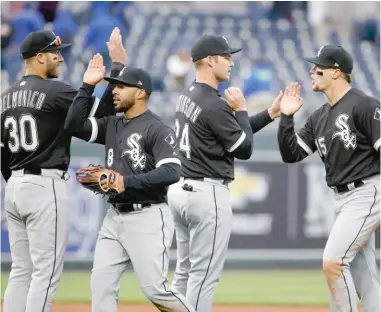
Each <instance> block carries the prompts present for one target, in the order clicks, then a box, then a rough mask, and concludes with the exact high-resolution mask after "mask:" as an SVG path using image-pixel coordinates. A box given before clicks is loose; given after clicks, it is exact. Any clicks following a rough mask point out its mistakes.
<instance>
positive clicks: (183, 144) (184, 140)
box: [175, 119, 191, 159]
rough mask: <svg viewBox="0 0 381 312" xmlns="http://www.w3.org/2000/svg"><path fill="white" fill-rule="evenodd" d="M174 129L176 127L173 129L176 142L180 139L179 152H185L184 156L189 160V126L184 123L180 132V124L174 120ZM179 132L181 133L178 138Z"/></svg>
mask: <svg viewBox="0 0 381 312" xmlns="http://www.w3.org/2000/svg"><path fill="white" fill-rule="evenodd" d="M175 127H176V129H175V131H176V139H177V140H178V139H179V138H180V143H179V150H180V151H183V152H185V156H186V157H187V158H188V159H191V146H190V144H189V125H188V124H187V123H185V124H184V128H183V131H180V123H179V121H178V120H177V119H176V124H175ZM180 132H181V137H180Z"/></svg>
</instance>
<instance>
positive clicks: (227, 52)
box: [221, 48, 242, 54]
mask: <svg viewBox="0 0 381 312" xmlns="http://www.w3.org/2000/svg"><path fill="white" fill-rule="evenodd" d="M241 50H242V48H236V49H234V48H230V49H228V50H226V51H224V52H223V53H221V54H234V53H237V52H239V51H241Z"/></svg>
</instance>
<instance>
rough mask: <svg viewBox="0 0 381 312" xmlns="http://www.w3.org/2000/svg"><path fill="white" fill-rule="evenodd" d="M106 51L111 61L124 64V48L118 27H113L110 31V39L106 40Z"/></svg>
mask: <svg viewBox="0 0 381 312" xmlns="http://www.w3.org/2000/svg"><path fill="white" fill-rule="evenodd" d="M106 44H107V47H108V53H109V55H110V59H111V61H112V62H118V63H122V64H123V65H125V64H126V50H125V49H124V46H123V40H122V35H121V33H120V29H119V28H118V27H115V28H114V30H113V31H112V33H111V36H110V39H109V41H108V42H106Z"/></svg>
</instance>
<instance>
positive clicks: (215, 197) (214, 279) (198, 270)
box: [168, 35, 282, 312]
mask: <svg viewBox="0 0 381 312" xmlns="http://www.w3.org/2000/svg"><path fill="white" fill-rule="evenodd" d="M240 50H241V49H239V48H231V47H230V46H229V44H228V42H227V40H226V38H225V37H223V36H216V35H205V36H203V37H201V38H200V39H199V40H198V41H197V42H196V44H195V45H194V46H193V47H192V50H191V55H192V60H193V62H194V65H195V68H196V72H197V76H196V81H195V82H193V83H192V84H191V85H190V86H189V87H188V88H186V89H185V90H184V91H183V92H182V94H181V95H180V98H179V100H178V102H177V105H176V124H175V125H176V131H175V132H176V138H177V147H178V149H179V158H180V160H181V167H182V168H181V176H182V178H181V180H180V182H179V183H176V184H173V185H171V186H170V187H169V190H168V204H169V207H170V209H171V210H172V213H173V215H174V220H175V228H176V241H177V265H176V270H175V274H174V280H173V283H172V289H174V290H177V291H179V292H180V293H182V294H183V295H185V296H186V297H187V299H188V300H189V301H190V303H191V304H192V305H193V307H194V308H195V309H196V311H201V312H209V311H212V303H213V295H214V289H215V287H216V285H217V283H218V280H219V278H220V275H221V272H222V268H223V264H224V261H225V257H226V251H227V247H228V242H229V238H230V233H231V223H232V209H231V204H230V195H229V188H228V185H229V183H230V182H231V181H232V180H233V179H234V170H233V169H234V168H233V163H234V158H239V159H248V158H250V156H251V153H252V148H253V134H252V133H253V132H256V131H259V130H260V129H261V128H262V127H264V126H265V125H267V124H268V123H270V122H271V121H272V120H273V118H275V117H277V116H279V103H280V98H281V96H282V94H281V93H280V94H279V96H278V98H277V99H276V101H274V104H273V105H272V107H271V108H270V109H268V110H266V111H264V112H262V113H259V114H258V115H256V116H253V117H252V118H250V119H249V118H248V113H247V106H246V101H245V98H244V96H243V94H242V92H241V91H240V90H239V89H238V88H228V89H227V91H225V96H226V98H227V101H226V100H224V99H223V98H222V97H221V96H220V94H219V93H218V91H217V86H218V83H219V82H222V81H226V80H228V79H229V76H230V70H231V69H232V67H233V66H234V63H233V61H232V54H234V53H237V52H239V51H240ZM229 105H231V106H232V107H234V110H235V113H234V112H233V110H232V109H231V108H230V107H229ZM276 106H277V107H276Z"/></svg>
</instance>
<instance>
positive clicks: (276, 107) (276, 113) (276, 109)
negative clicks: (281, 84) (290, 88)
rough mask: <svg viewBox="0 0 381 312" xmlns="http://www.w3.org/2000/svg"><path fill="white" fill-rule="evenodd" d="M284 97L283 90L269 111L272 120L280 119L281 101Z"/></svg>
mask: <svg viewBox="0 0 381 312" xmlns="http://www.w3.org/2000/svg"><path fill="white" fill-rule="evenodd" d="M282 97H283V91H282V90H281V91H280V92H279V94H278V96H277V97H276V98H275V100H274V102H273V103H272V104H271V106H270V107H269V109H268V112H269V115H270V117H271V118H272V119H275V118H278V117H280V101H281V100H282Z"/></svg>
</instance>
